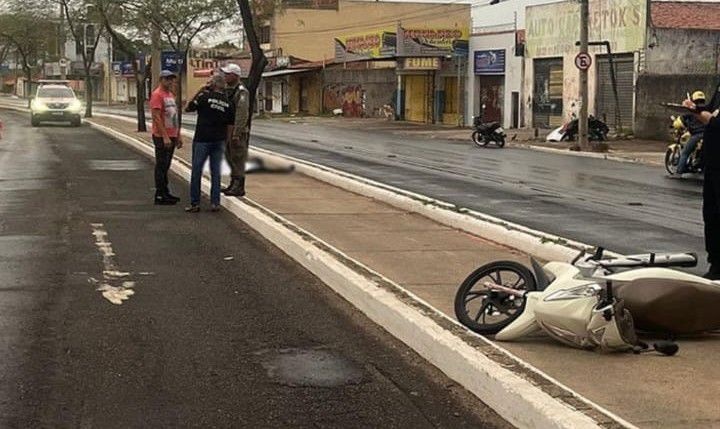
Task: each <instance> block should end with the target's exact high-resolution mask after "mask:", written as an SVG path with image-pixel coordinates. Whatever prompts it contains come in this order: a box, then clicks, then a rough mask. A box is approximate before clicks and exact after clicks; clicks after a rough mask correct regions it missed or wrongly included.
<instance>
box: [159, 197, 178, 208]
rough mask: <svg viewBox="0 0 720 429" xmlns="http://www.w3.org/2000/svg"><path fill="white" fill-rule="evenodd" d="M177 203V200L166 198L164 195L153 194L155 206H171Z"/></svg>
mask: <svg viewBox="0 0 720 429" xmlns="http://www.w3.org/2000/svg"><path fill="white" fill-rule="evenodd" d="M175 204H177V200H173V199H171V198H168V197H167V196H166V195H155V205H156V206H172V205H175Z"/></svg>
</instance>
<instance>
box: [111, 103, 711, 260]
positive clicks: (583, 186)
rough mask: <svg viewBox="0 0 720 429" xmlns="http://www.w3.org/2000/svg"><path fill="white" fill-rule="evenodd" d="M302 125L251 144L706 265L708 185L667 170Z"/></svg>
mask: <svg viewBox="0 0 720 429" xmlns="http://www.w3.org/2000/svg"><path fill="white" fill-rule="evenodd" d="M115 112H116V113H118V111H115ZM123 114H127V115H132V113H130V112H123ZM194 119H195V118H194V117H193V116H191V115H185V116H184V121H185V127H186V128H188V129H193V127H194ZM297 122H298V123H295V124H292V123H288V122H285V121H268V120H255V121H254V122H253V138H252V141H251V144H253V145H255V146H257V147H260V148H265V149H269V150H272V151H275V152H278V153H282V154H286V155H290V156H293V157H297V158H300V159H304V160H308V161H312V162H316V163H319V164H323V165H327V166H330V167H333V168H337V169H339V170H343V171H347V172H350V173H354V174H357V175H360V176H364V177H367V178H370V179H373V180H376V181H379V182H382V183H386V184H389V185H393V186H397V187H399V188H402V189H406V190H409V191H413V192H417V193H420V194H424V195H427V196H430V197H433V198H437V199H439V200H443V201H447V202H451V203H454V204H457V205H459V206H461V207H467V208H470V209H474V210H477V211H480V212H483V213H486V214H489V215H492V216H496V217H499V218H502V219H505V220H508V221H511V222H515V223H518V224H521V225H525V226H528V227H530V228H534V229H537V230H540V231H544V232H547V233H551V234H555V235H559V236H562V237H566V238H569V239H573V240H577V241H581V242H585V243H587V244H590V245H599V246H603V247H605V248H608V249H611V250H614V251H618V252H622V253H637V252H647V251H656V252H663V251H693V252H697V253H698V255H700V259H701V264H700V266H699V267H698V268H696V269H694V270H691V271H694V272H697V273H700V272H703V271H704V269H705V263H704V262H702V261H704V258H705V253H704V243H703V224H702V214H701V205H702V185H701V184H700V183H699V182H697V181H689V180H673V179H668V178H667V177H666V176H665V174H666V173H665V170H664V169H663V168H662V167H656V166H647V165H642V164H631V163H621V162H615V161H606V160H602V159H592V158H582V157H576V156H571V155H561V154H550V153H543V152H537V151H532V150H527V149H515V148H505V149H496V148H491V147H488V148H485V149H479V148H476V147H474V146H473V145H472V144H471V142H470V140H469V139H468V142H467V143H464V142H458V141H445V140H437V139H429V138H423V137H417V138H409V137H405V136H398V135H394V134H391V133H388V132H384V131H373V130H350V129H346V128H339V127H332V126H324V125H322V126H321V125H316V124H309V123H303V122H302V118H299V119H298V120H297Z"/></svg>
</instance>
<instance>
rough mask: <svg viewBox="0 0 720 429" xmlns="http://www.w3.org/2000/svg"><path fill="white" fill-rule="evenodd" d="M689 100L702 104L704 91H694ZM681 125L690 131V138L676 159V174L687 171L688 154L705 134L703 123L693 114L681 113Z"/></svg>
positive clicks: (703, 102) (697, 104)
mask: <svg viewBox="0 0 720 429" xmlns="http://www.w3.org/2000/svg"><path fill="white" fill-rule="evenodd" d="M690 100H692V102H693V103H694V104H695V105H696V106H704V105H705V93H704V92H702V91H695V92H693V94H692V97H690ZM680 119H681V120H682V123H683V125H685V128H687V130H688V131H689V132H690V139H689V140H688V142H687V144H686V145H685V147H684V148H683V151H682V153H681V154H680V159H679V160H678V165H677V174H683V173H685V172H686V171H687V167H688V165H687V163H688V159H689V158H690V155H691V154H692V153H693V152H695V148H696V147H697V144H698V143H699V142H700V140H702V138H703V135H704V134H705V124H703V123H702V122H700V120H698V119H697V118H696V117H695V115H693V114H687V115H683V116H682V118H680Z"/></svg>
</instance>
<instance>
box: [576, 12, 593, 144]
mask: <svg viewBox="0 0 720 429" xmlns="http://www.w3.org/2000/svg"><path fill="white" fill-rule="evenodd" d="M588 3H589V0H580V53H581V54H587V53H588V32H589V31H588V25H589V22H588V21H589V16H590V10H589V9H590V6H589V4H588ZM579 98H580V117H579V118H578V125H579V127H578V131H579V133H578V143H579V144H580V149H581V150H588V149H589V148H590V147H589V143H588V71H587V69H581V70H580V97H579Z"/></svg>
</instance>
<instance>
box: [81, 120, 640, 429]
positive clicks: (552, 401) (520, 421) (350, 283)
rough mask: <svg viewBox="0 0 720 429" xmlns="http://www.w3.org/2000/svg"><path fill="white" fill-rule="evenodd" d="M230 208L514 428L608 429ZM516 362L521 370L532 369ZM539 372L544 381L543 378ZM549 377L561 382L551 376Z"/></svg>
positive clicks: (375, 287)
mask: <svg viewBox="0 0 720 429" xmlns="http://www.w3.org/2000/svg"><path fill="white" fill-rule="evenodd" d="M90 124H91V126H93V127H95V128H97V129H99V130H101V131H103V132H105V133H106V134H108V135H110V136H112V137H114V138H116V139H117V140H119V141H122V142H124V143H126V144H128V145H130V146H131V147H133V148H135V149H137V150H139V151H140V152H141V153H143V154H145V155H146V156H148V157H152V156H154V150H153V149H152V148H151V147H150V145H149V144H147V143H144V142H142V141H139V140H138V139H135V138H133V137H130V136H127V135H125V134H122V133H120V132H118V131H115V130H113V129H110V128H108V127H105V126H102V125H98V124H94V123H92V122H90ZM176 160H177V161H179V162H176V163H174V164H173V166H172V170H173V172H174V173H176V174H178V175H179V176H180V177H182V178H183V179H185V180H189V176H190V168H189V166H188V165H187V163H186V161H184V160H182V159H180V158H178V157H176ZM203 192H205V193H206V194H207V193H208V192H209V185H208V183H207V181H203ZM222 205H223V206H224V207H225V208H227V209H228V210H229V211H230V212H231V213H233V214H234V215H235V216H237V217H238V218H239V219H240V220H242V221H243V222H245V223H246V224H248V225H249V226H250V227H252V228H253V229H255V230H256V231H258V232H259V233H260V234H261V235H263V236H264V237H265V238H266V239H268V240H269V241H270V242H272V243H273V244H274V245H275V246H277V247H278V248H280V249H281V250H283V251H284V252H285V253H286V254H288V255H289V256H290V257H292V258H293V259H295V260H296V261H297V262H299V263H300V264H301V265H303V266H304V267H305V268H306V269H308V270H309V271H310V272H312V273H313V274H315V275H316V276H317V277H318V278H320V280H322V281H323V282H324V283H325V284H327V285H328V286H329V287H331V288H332V289H333V290H334V291H335V292H336V293H338V294H339V295H340V296H342V297H343V298H344V299H346V300H347V301H348V302H350V303H351V304H352V305H354V306H355V307H356V308H358V309H359V310H360V311H362V312H363V313H364V314H366V315H367V316H368V317H369V318H370V319H371V320H373V321H374V322H375V323H377V324H378V325H380V326H381V327H383V329H385V330H387V331H388V332H389V333H390V334H392V335H393V336H395V337H396V338H398V339H400V340H401V341H403V342H404V343H405V344H407V345H408V346H409V347H411V348H412V349H414V350H415V351H416V352H417V353H418V354H420V355H421V356H422V357H423V358H425V359H426V360H428V361H429V362H430V363H432V364H433V365H435V366H436V367H438V368H439V369H440V370H441V371H443V372H444V373H445V374H447V375H448V376H449V377H450V378H451V379H453V380H455V381H456V382H457V383H459V384H460V385H462V386H463V387H464V388H466V389H467V390H469V391H470V392H472V393H473V394H475V395H476V396H477V397H478V398H480V399H481V400H482V401H483V402H485V403H486V404H487V405H488V406H490V407H491V408H492V409H494V410H495V411H496V412H498V414H500V415H501V416H502V417H503V418H505V419H506V420H508V421H509V422H510V423H512V424H513V425H515V426H518V427H522V428H525V427H532V428H546V427H547V428H578V427H583V428H596V427H601V426H600V425H599V424H598V422H596V421H595V420H594V419H593V418H591V417H590V416H588V415H587V414H585V413H584V412H583V411H581V410H577V409H574V408H572V407H571V406H569V404H568V403H567V402H564V401H562V400H559V399H556V398H553V397H552V396H550V395H549V394H548V393H546V392H545V391H543V390H542V389H541V388H539V387H538V386H536V385H534V384H533V383H531V382H530V381H528V380H527V379H525V378H523V377H522V376H521V375H520V374H519V373H517V372H514V371H512V370H510V369H509V368H506V367H504V366H502V365H500V364H499V363H498V362H497V361H496V360H493V359H490V358H489V357H488V355H486V354H485V353H483V351H482V347H483V346H485V348H487V346H491V348H492V350H501V349H499V348H497V347H496V346H494V345H492V343H490V342H489V341H488V340H487V339H485V338H483V337H479V336H475V337H474V338H475V342H476V344H477V345H475V346H473V344H472V341H467V340H464V339H463V338H461V337H460V336H458V335H456V334H455V333H454V332H453V330H452V329H451V328H448V326H450V327H452V326H453V324H454V325H457V322H454V321H450V319H449V318H447V317H446V316H445V315H443V314H442V313H440V312H438V311H437V310H436V309H434V308H432V307H431V306H430V305H429V304H427V303H425V302H424V301H423V300H421V299H420V298H418V297H416V296H414V295H413V294H412V293H410V292H408V291H406V290H405V289H403V288H402V287H401V286H399V285H397V284H395V283H393V282H392V281H391V280H389V279H387V278H385V277H383V276H382V275H380V274H379V273H376V272H373V271H372V270H370V269H369V268H367V267H365V266H364V265H362V264H360V263H358V262H356V261H354V260H352V259H351V258H349V257H347V255H345V254H343V253H342V252H340V251H339V250H337V249H335V248H333V247H332V246H330V245H328V244H327V243H325V242H323V241H322V240H320V239H318V238H317V237H315V236H313V235H312V234H310V233H308V232H307V231H304V230H303V229H301V228H299V227H298V226H296V225H294V224H293V223H291V222H289V221H288V220H286V219H284V218H282V217H281V216H279V215H277V214H275V213H273V212H272V211H270V210H268V209H267V208H265V207H263V206H261V205H259V204H257V203H255V202H253V201H252V200H248V199H237V198H225V199H223V200H222ZM438 321H440V322H441V323H438ZM442 322H445V323H442ZM505 354H506V355H507V356H508V357H510V356H511V355H510V354H509V353H507V352H505ZM514 359H515V360H516V362H514V363H515V364H516V365H519V366H522V367H524V368H528V369H532V368H531V367H530V366H529V365H527V364H526V363H524V362H522V361H519V360H517V359H516V358H514ZM536 375H540V376H542V374H541V373H536ZM546 380H547V381H550V382H552V381H553V380H551V379H548V378H547V377H546ZM558 387H561V388H564V386H561V385H558ZM567 395H570V396H572V397H573V399H575V400H576V402H577V403H579V404H581V405H582V406H583V407H585V408H594V410H593V411H596V412H597V413H600V414H601V415H602V414H604V416H602V417H603V418H604V419H605V420H606V421H604V422H603V423H604V425H605V424H611V425H615V426H617V425H620V426H624V427H633V426H632V425H631V424H630V423H628V422H626V421H624V420H622V419H620V418H618V417H617V416H614V415H612V414H611V413H609V412H607V411H606V410H603V409H602V408H600V407H598V406H597V405H595V404H593V403H592V402H590V401H588V400H587V399H585V398H582V397H581V396H579V395H577V394H574V392H571V391H568V390H566V391H565V392H563V395H562V396H563V397H565V398H567ZM609 422H610V423H609ZM604 425H603V426H604Z"/></svg>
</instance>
